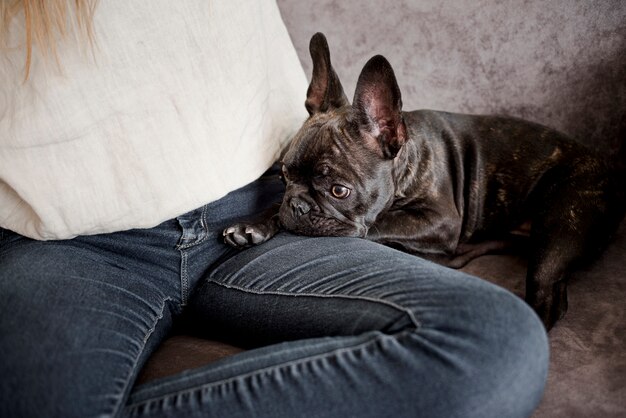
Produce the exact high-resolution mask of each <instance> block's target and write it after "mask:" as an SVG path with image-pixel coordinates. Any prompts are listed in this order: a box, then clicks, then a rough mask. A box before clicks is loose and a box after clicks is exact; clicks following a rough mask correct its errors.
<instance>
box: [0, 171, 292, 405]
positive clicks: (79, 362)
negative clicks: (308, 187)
mask: <svg viewBox="0 0 626 418" xmlns="http://www.w3.org/2000/svg"><path fill="white" fill-rule="evenodd" d="M280 189H281V186H280V182H268V181H267V180H266V178H265V177H264V178H262V179H260V180H259V181H257V182H255V183H253V184H251V185H249V186H247V187H244V188H242V189H241V190H239V191H237V193H234V194H233V195H232V196H231V197H230V198H229V199H228V201H229V203H230V205H229V209H228V211H227V213H228V215H229V216H233V217H242V216H247V215H250V214H253V213H255V212H257V211H259V210H263V209H264V208H265V207H266V206H267V205H268V204H271V203H272V202H273V201H274V200H275V199H278V198H280ZM261 195H262V196H263V199H259V196H261ZM214 207H217V208H223V205H222V204H221V203H220V202H215V203H214V204H213V205H207V206H204V207H202V208H199V209H197V210H194V211H191V212H189V213H186V214H184V215H181V216H179V217H178V218H177V219H174V220H170V221H167V222H164V223H163V224H161V225H158V226H157V227H154V228H150V229H144V230H131V231H124V232H119V233H114V234H103V235H94V236H86V237H77V238H75V239H72V240H63V241H49V242H40V241H34V240H31V239H28V238H25V237H22V236H20V235H18V234H15V233H13V232H10V231H7V230H4V229H2V228H0V376H1V378H0V417H20V416H36V417H46V416H54V417H72V416H78V417H87V416H112V415H115V414H118V413H119V410H120V408H121V406H122V405H124V404H125V403H126V399H127V397H128V394H129V392H130V390H131V388H132V386H133V384H134V381H135V378H136V376H137V374H138V372H139V370H140V368H141V366H142V364H143V363H144V362H145V360H146V359H147V357H148V356H149V355H150V354H151V353H152V352H153V351H154V349H155V348H156V346H157V345H158V344H159V343H160V342H161V341H162V339H163V338H164V337H165V336H166V335H167V333H168V332H169V330H170V329H171V325H172V320H173V318H174V317H176V316H177V315H178V314H179V313H180V311H181V310H182V307H183V306H184V305H185V303H186V300H187V296H188V294H189V292H190V291H191V289H192V288H193V287H194V286H195V284H196V282H197V281H198V279H199V278H200V277H201V275H202V273H203V272H204V271H205V270H206V269H207V267H208V266H209V265H211V264H212V263H213V262H215V260H217V259H218V258H219V257H221V256H222V255H223V254H224V253H226V252H227V251H228V248H227V247H225V246H224V245H222V244H219V243H218V241H217V237H216V234H214V233H213V231H214V230H213V229H210V228H211V222H212V221H211V220H209V219H208V218H207V213H209V212H211V211H212V208H214ZM213 212H214V210H213ZM189 259H193V263H190V262H188V260H189Z"/></svg>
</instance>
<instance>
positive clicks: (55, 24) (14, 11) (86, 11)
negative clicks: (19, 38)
mask: <svg viewBox="0 0 626 418" xmlns="http://www.w3.org/2000/svg"><path fill="white" fill-rule="evenodd" d="M96 3H97V0H0V24H1V25H2V26H1V27H0V41H1V44H3V45H4V44H6V36H7V34H8V27H9V23H10V22H11V20H12V19H13V18H17V17H18V15H20V14H21V15H22V16H23V19H24V27H25V32H26V39H24V44H25V46H26V64H25V74H24V80H27V79H28V76H29V74H30V67H31V63H32V57H33V47H34V46H36V47H37V50H38V51H39V52H40V53H41V54H42V55H43V56H44V58H50V57H52V58H54V60H55V61H56V62H57V63H59V57H58V54H57V42H59V41H60V40H61V39H63V38H65V37H67V36H68V35H69V34H70V33H72V34H74V35H76V36H77V37H78V38H82V39H83V40H88V42H89V43H90V45H91V46H93V39H94V37H93V25H92V23H93V13H94V10H95V7H96Z"/></svg>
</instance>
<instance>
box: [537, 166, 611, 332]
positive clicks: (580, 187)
mask: <svg viewBox="0 0 626 418" xmlns="http://www.w3.org/2000/svg"><path fill="white" fill-rule="evenodd" d="M577 174H580V173H577ZM586 174H589V173H586ZM611 193H612V192H611V189H610V187H608V182H606V181H603V178H602V177H601V176H598V177H596V176H593V175H585V176H581V175H579V176H571V177H568V178H567V181H563V182H561V183H560V184H556V185H552V186H551V187H548V188H546V193H543V194H542V196H539V199H538V200H537V201H538V202H541V203H542V204H541V207H540V208H537V210H536V213H535V216H534V217H533V220H532V228H531V233H530V243H529V244H530V253H529V260H528V273H527V276H526V301H527V302H528V303H529V304H530V305H531V306H532V307H533V308H534V309H535V311H536V312H537V314H538V315H539V317H540V318H541V320H542V321H543V323H544V325H545V326H546V328H547V329H550V328H551V327H552V326H553V325H554V324H555V323H556V321H558V320H559V319H561V318H562V317H563V315H565V312H566V311H567V307H568V301H567V274H568V272H569V271H570V270H572V268H573V267H575V266H576V265H578V264H580V263H581V262H583V261H589V260H590V259H593V258H595V257H596V256H597V255H598V254H599V253H600V251H601V250H602V249H603V248H604V247H605V246H606V243H607V242H608V238H609V236H610V235H611V233H612V232H613V230H614V229H615V228H616V225H617V224H618V222H619V217H618V216H616V214H617V212H615V210H614V206H613V205H612V204H611V201H612V194H611Z"/></svg>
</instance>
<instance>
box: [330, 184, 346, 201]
mask: <svg viewBox="0 0 626 418" xmlns="http://www.w3.org/2000/svg"><path fill="white" fill-rule="evenodd" d="M330 192H331V193H332V194H333V196H335V197H336V198H337V199H345V198H346V197H348V196H349V195H350V189H348V188H347V187H346V186H342V185H341V184H334V185H333V187H332V188H331V189H330Z"/></svg>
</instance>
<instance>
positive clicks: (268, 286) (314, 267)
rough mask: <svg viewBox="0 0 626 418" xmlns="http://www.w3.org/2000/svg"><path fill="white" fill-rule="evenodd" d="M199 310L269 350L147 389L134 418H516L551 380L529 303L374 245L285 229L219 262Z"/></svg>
mask: <svg viewBox="0 0 626 418" xmlns="http://www.w3.org/2000/svg"><path fill="white" fill-rule="evenodd" d="M189 310H190V314H192V315H193V316H194V318H195V320H196V321H197V322H196V323H197V326H198V327H199V328H201V329H203V330H204V331H205V332H206V333H208V334H210V335H212V336H214V337H215V336H218V337H219V338H225V339H229V340H231V341H234V342H236V343H238V344H243V345H247V346H248V347H260V348H256V349H252V350H250V351H247V352H245V353H243V354H240V355H236V356H232V357H229V358H227V359H224V360H221V361H219V362H217V363H214V364H211V365H209V366H207V367H205V368H201V369H198V370H196V371H194V372H191V373H189V374H187V375H186V376H184V377H182V378H181V377H180V376H178V377H174V378H169V379H165V380H163V381H160V382H154V383H152V384H147V385H145V386H143V387H140V388H137V391H136V392H135V393H134V394H133V396H132V397H131V402H130V404H129V410H128V411H129V412H130V413H132V414H138V415H140V414H141V413H146V414H147V415H151V414H152V415H155V416H167V415H169V416H175V415H176V414H177V413H178V414H182V413H184V414H189V415H192V414H194V413H195V414H198V416H200V414H206V416H230V417H244V416H252V415H254V416H259V417H262V416H298V415H302V414H303V413H306V414H307V416H316V417H317V416H320V417H321V416H359V417H368V416H372V417H380V416H398V417H400V416H416V415H418V414H423V415H424V416H446V417H454V416H463V417H470V416H511V417H513V416H525V415H529V414H530V411H532V409H533V408H534V407H535V406H536V405H537V403H538V401H539V399H540V396H541V393H542V390H543V385H544V383H545V377H546V368H547V343H546V336H545V332H544V331H543V328H542V326H541V324H540V322H539V321H538V319H537V318H536V316H535V315H534V313H533V312H532V311H531V310H530V309H529V308H528V307H527V306H526V305H525V304H524V302H523V301H521V300H520V299H519V298H517V297H516V296H514V295H512V294H510V293H509V292H507V291H505V290H503V289H500V288H497V287H495V286H493V285H491V284H488V283H486V282H484V281H482V280H479V279H477V278H474V277H470V276H468V275H465V274H463V273H460V272H457V271H453V270H450V269H446V268H443V267H440V266H437V265H435V264H432V263H429V262H426V261H424V260H422V259H419V258H417V257H413V256H410V255H407V254H404V253H400V252H398V251H395V250H393V249H390V248H387V247H383V246H380V245H378V244H375V243H372V242H369V241H365V240H359V239H350V238H304V237H296V236H292V235H289V234H280V235H278V236H276V237H275V238H274V239H272V240H270V241H269V242H267V243H266V244H264V245H262V246H258V247H253V248H251V249H248V250H246V251H242V252H239V253H236V255H234V256H231V257H229V258H227V259H225V260H223V261H222V262H220V263H218V264H217V265H216V266H214V268H212V269H211V271H210V272H209V274H208V276H207V278H206V279H205V281H204V283H202V285H201V286H200V287H199V288H198V289H197V291H196V293H195V295H194V296H193V298H192V299H191V301H190V306H189ZM268 344H270V345H268ZM272 344H273V345H272Z"/></svg>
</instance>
